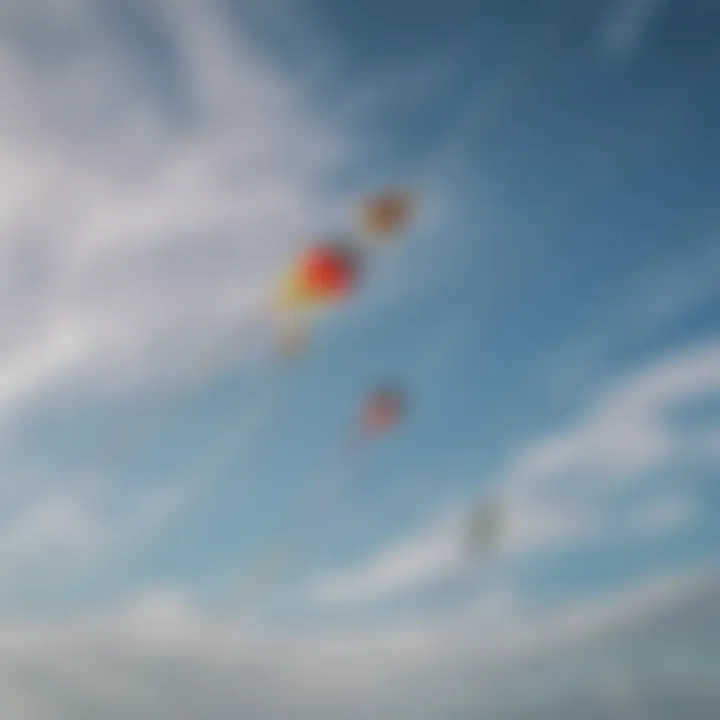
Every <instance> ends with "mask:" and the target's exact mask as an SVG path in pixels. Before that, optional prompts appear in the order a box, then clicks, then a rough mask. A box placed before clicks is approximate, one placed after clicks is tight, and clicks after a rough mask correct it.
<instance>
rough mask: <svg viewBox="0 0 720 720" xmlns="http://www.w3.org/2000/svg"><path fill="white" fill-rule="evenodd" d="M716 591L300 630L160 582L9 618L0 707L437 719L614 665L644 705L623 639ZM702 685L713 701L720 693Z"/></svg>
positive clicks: (707, 612) (541, 707) (30, 712)
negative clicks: (70, 607)
mask: <svg viewBox="0 0 720 720" xmlns="http://www.w3.org/2000/svg"><path fill="white" fill-rule="evenodd" d="M716 591H717V584H716V580H714V579H713V578H712V576H709V575H707V574H706V573H702V572H701V573H697V572H693V573H686V574H684V575H679V576H678V575H676V576H674V577H668V578H664V579H662V581H653V582H651V583H648V584H641V585H639V586H635V587H631V588H628V589H627V590H625V591H623V592H621V593H616V594H614V595H611V596H608V597H606V598H603V599H601V600H595V601H593V603H592V604H591V605H584V606H580V607H575V608H565V609H564V610H563V611H562V612H557V613H554V614H552V615H548V614H547V613H540V614H538V611H518V612H514V613H510V614H509V615H508V616H507V618H506V619H505V621H504V622H501V623H498V622H497V621H494V622H493V623H490V624H488V623H487V622H482V615H483V611H482V610H477V609H476V611H474V612H473V611H469V612H468V613H466V614H465V615H463V616H462V617H453V618H448V617H444V618H435V619H432V618H426V619H424V620H423V619H416V620H414V621H412V622H410V621H408V622H406V623H405V624H403V625H392V626H379V627H374V628H365V629H362V630H342V631H341V630H332V631H331V630H318V631H315V632H299V631H289V630H285V631H282V630H279V629H276V630H274V631H270V630H269V629H267V628H263V627H261V626H258V625H256V624H254V623H252V622H251V621H249V620H247V619H245V620H237V619H232V618H225V619H218V618H213V617H210V616H206V615H205V614H204V613H203V612H201V611H200V610H198V609H197V608H194V607H193V604H192V603H191V602H189V601H188V599H187V598H186V597H185V596H184V595H183V593H180V592H177V591H175V590H172V589H170V588H165V589H158V590H156V591H154V592H151V593H149V594H147V595H145V596H142V597H139V598H138V599H137V600H135V601H133V602H132V603H130V605H128V606H127V607H126V608H125V609H123V610H122V611H120V612H118V613H115V614H112V615H109V616H108V615H104V616H95V617H93V618H89V617H86V618H85V619H83V620H82V621H80V620H78V621H70V620H65V621H54V622H46V623H45V624H28V623H13V624H8V623H6V625H5V627H3V629H2V633H1V634H0V638H1V639H0V650H1V652H0V654H1V657H2V662H0V689H1V690H2V692H0V709H1V710H2V711H3V713H4V714H5V715H8V716H9V717H13V718H14V719H15V720H29V719H30V718H34V719H37V720H43V719H44V718H53V720H64V718H73V720H78V719H80V720H82V719H83V718H86V717H87V718H90V717H98V716H100V717H107V718H113V717H118V718H120V717H127V716H128V714H132V716H133V717H135V718H138V719H139V720H142V718H146V717H147V718H150V717H152V718H164V717H168V718H169V717H173V718H175V719H176V720H177V719H182V718H185V717H187V718H191V717H192V718H194V717H199V716H202V717H207V718H226V717H237V716H238V715H242V716H243V717H245V716H247V717H253V716H255V715H261V716H262V717H270V718H273V717H278V718H280V717H283V718H295V717H297V718H310V717H316V718H317V717H343V718H345V717H347V718H370V717H373V718H382V717H388V718H389V717H392V718H398V717H400V718H405V717H407V718H410V717H415V718H417V717H427V718H431V717H438V716H439V715H444V714H447V713H448V712H456V713H457V712H461V711H464V712H469V711H470V710H472V711H473V712H474V713H475V714H477V713H478V712H482V713H483V716H485V717H498V718H500V717H507V713H508V712H509V711H515V712H519V713H521V714H519V715H518V717H526V716H527V717H538V716H541V717H542V716H543V715H542V714H540V715H538V713H543V712H547V713H552V712H553V711H556V712H557V711H558V710H559V709H562V707H563V706H564V704H565V703H567V702H571V701H572V699H573V698H575V697H576V695H577V693H576V690H577V688H578V687H582V688H583V697H582V700H583V702H584V703H585V705H586V706H587V704H593V702H596V701H598V700H600V699H602V700H603V701H607V702H611V700H608V699H607V698H606V697H605V695H604V687H605V685H607V686H609V685H610V682H609V680H611V679H612V678H611V677H610V676H609V675H605V674H604V673H607V671H608V670H609V669H614V670H616V671H617V672H616V674H615V676H614V677H617V676H618V675H620V674H621V675H623V677H625V678H626V680H627V681H628V682H629V683H630V685H631V686H632V689H633V690H635V691H636V694H637V697H636V698H635V703H636V705H635V708H636V709H637V710H641V709H644V708H643V707H642V703H644V702H647V701H648V700H653V694H654V693H657V691H658V688H657V687H656V686H654V685H653V686H651V687H648V686H644V685H643V684H642V682H641V681H642V680H643V679H645V678H644V676H643V675H642V674H640V672H641V671H642V670H643V668H642V666H641V664H639V663H638V662H637V660H634V659H633V658H632V657H630V656H628V655H627V654H624V653H625V650H624V647H625V645H624V643H625V642H626V641H628V639H633V640H635V641H638V640H639V641H640V643H641V644H642V645H648V644H649V645H650V646H651V647H652V644H653V643H657V642H663V641H664V642H666V643H667V642H668V635H670V636H672V638H673V641H674V642H675V643H676V644H677V643H679V642H681V640H682V639H683V638H689V637H692V636H693V633H694V632H695V626H696V623H697V622H698V621H699V619H700V618H702V619H703V620H704V621H707V620H710V621H712V618H713V617H715V618H716V617H717V604H716V603H715V602H714V601H713V598H714V593H715V592H716ZM708 640H709V641H710V643H709V647H710V648H712V638H711V637H708ZM676 646H677V645H676ZM667 647H671V646H667ZM668 652H671V651H670V650H668ZM697 652H698V653H702V652H703V650H702V649H701V648H699V647H698V649H697ZM540 660H541V661H542V662H539V661H540ZM608 660H612V663H610V662H607V661H608ZM598 667H600V669H601V670H603V671H604V673H602V672H600V673H599V672H598ZM673 667H676V668H677V667H678V666H673ZM652 679H653V680H657V679H658V678H657V677H655V676H653V678H652ZM660 679H664V680H665V681H666V682H667V681H668V678H667V677H664V676H661V677H660ZM605 680H607V681H608V682H604V681H605ZM671 681H672V682H674V683H675V687H676V689H677V690H678V691H682V690H685V691H689V690H692V689H695V690H696V691H698V690H700V691H703V692H705V693H706V694H707V693H710V691H711V689H712V688H713V687H714V688H715V690H717V688H716V685H713V684H712V683H709V682H708V683H706V685H704V686H702V687H694V686H693V685H692V682H693V681H690V680H689V678H688V677H687V676H686V675H683V673H682V672H681V670H679V669H676V670H675V671H674V672H673V676H672V678H671ZM694 682H695V683H697V682H698V681H697V679H696V680H695V681H694ZM598 694H599V696H598ZM608 695H610V694H609V693H608ZM615 695H617V693H615ZM627 695H628V693H625V697H627ZM706 699H707V700H712V702H713V703H714V707H715V708H716V707H717V702H718V696H717V692H715V694H714V695H713V694H712V693H710V695H708V696H707V697H706ZM525 705H526V706H527V707H524V706H525ZM531 708H532V712H530V710H531ZM566 710H567V711H568V712H569V708H568V709H566ZM523 713H524V714H523ZM555 716H556V717H557V715H555ZM561 716H562V717H564V715H561ZM571 716H572V715H571V714H568V717H571ZM651 716H652V715H651ZM698 717H700V716H698Z"/></svg>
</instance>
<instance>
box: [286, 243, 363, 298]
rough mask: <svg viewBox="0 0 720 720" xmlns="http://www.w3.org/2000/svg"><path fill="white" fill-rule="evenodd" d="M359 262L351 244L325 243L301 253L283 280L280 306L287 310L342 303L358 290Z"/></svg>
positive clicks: (359, 259) (358, 256)
mask: <svg viewBox="0 0 720 720" xmlns="http://www.w3.org/2000/svg"><path fill="white" fill-rule="evenodd" d="M361 270H362V259H361V257H360V254H359V252H358V250H357V249H356V248H355V247H354V246H353V245H352V244H351V243H350V242H347V241H346V242H327V243H322V244H318V245H314V246H312V247H310V248H308V249H307V250H305V252H303V253H302V254H301V255H300V257H299V258H298V259H297V261H296V262H295V263H294V264H293V266H292V267H291V268H290V271H289V272H288V274H287V275H286V276H285V279H284V281H283V283H282V286H281V290H280V305H281V307H283V308H286V309H292V308H298V307H299V308H302V307H308V306H315V305H323V304H328V303H334V302H338V301H341V300H345V299H346V298H348V297H349V296H351V295H352V294H353V293H354V292H355V289H356V287H357V283H358V280H359V277H360V273H361Z"/></svg>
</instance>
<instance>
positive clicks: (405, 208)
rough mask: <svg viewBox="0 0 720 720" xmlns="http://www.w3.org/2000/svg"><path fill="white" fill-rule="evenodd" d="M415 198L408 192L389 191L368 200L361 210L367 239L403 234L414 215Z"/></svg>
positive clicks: (362, 226) (361, 220) (361, 222)
mask: <svg viewBox="0 0 720 720" xmlns="http://www.w3.org/2000/svg"><path fill="white" fill-rule="evenodd" d="M413 210H414V206H413V198H412V195H411V193H410V192H408V191H406V190H389V191H386V192H383V193H380V194H379V195H374V196H373V197H371V198H368V199H367V200H366V201H365V202H364V203H363V204H362V206H361V208H360V225H361V228H362V231H363V233H364V235H365V236H366V237H369V238H371V239H379V238H387V237H389V236H391V235H396V234H397V233H400V232H402V231H403V230H404V229H405V228H406V227H407V225H408V223H409V222H410V218H411V216H412V214H413Z"/></svg>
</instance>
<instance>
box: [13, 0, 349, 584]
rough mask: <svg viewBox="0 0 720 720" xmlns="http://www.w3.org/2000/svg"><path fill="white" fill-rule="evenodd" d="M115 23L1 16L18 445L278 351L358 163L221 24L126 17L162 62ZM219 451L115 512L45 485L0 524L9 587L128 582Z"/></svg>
mask: <svg viewBox="0 0 720 720" xmlns="http://www.w3.org/2000/svg"><path fill="white" fill-rule="evenodd" d="M112 5H113V4H112V3H111V4H110V5H108V4H107V3H100V2H94V1H93V0H77V2H70V1H69V0H68V1H67V2H62V3H59V2H50V1H49V0H47V1H46V0H11V1H10V2H5V3H3V4H2V7H1V8H0V95H1V96H2V103H0V183H1V184H2V187H3V192H2V195H1V196H0V301H1V302H0V420H1V421H2V422H3V424H4V425H5V427H6V428H10V429H15V430H17V428H18V427H19V424H18V422H17V418H18V417H19V415H18V413H19V411H21V410H24V409H26V408H27V407H29V402H30V401H38V402H40V401H44V402H48V403H50V402H51V401H52V400H53V398H55V397H56V396H54V395H53V393H69V392H71V391H72V392H76V393H81V394H84V395H86V396H89V398H90V400H91V401H92V400H94V401H96V402H101V401H104V400H105V399H106V396H107V394H108V393H109V394H113V393H115V394H117V395H118V396H119V397H121V398H122V402H123V403H131V402H132V400H131V397H132V396H131V395H129V391H130V392H137V393H138V397H139V396H140V394H141V392H142V391H145V390H147V389H148V388H149V387H153V388H157V386H158V385H160V384H161V383H166V384H168V385H171V386H174V387H176V385H177V384H178V383H181V382H183V381H184V380H187V377H188V375H190V374H191V373H193V372H197V371H198V370H197V363H198V361H200V360H201V358H203V357H204V356H205V355H206V353H207V350H208V348H210V347H214V346H215V345H216V344H218V342H219V341H220V340H221V339H222V340H223V341H227V339H228V338H230V339H231V344H233V343H234V345H233V349H234V350H235V351H237V353H238V354H239V355H242V354H243V353H249V352H256V351H258V342H260V341H267V343H270V342H271V338H270V334H269V332H268V333H267V334H266V337H262V338H260V339H258V338H259V336H258V335H257V334H256V335H250V334H249V332H250V331H253V332H254V331H255V330H256V329H259V330H262V329H263V328H264V327H266V326H267V325H268V321H269V318H268V316H267V314H265V304H266V299H267V298H266V296H267V293H268V290H269V288H270V287H271V283H272V281H273V280H274V278H275V277H276V274H277V272H278V270H279V269H280V268H281V267H283V266H284V264H285V260H286V255H287V253H288V251H289V250H291V249H294V248H295V247H297V246H298V245H299V243H301V242H302V241H303V239H304V238H306V237H308V236H309V235H310V234H311V233H315V232H317V231H322V230H324V229H326V228H325V226H324V221H325V219H326V218H327V217H328V213H327V208H326V204H327V197H326V195H325V193H324V191H322V190H321V189H320V186H321V184H322V180H323V178H324V177H325V172H326V171H327V170H328V169H329V168H331V167H334V166H336V165H338V164H341V163H343V162H344V161H345V160H347V159H349V158H351V154H352V152H353V147H352V145H351V143H350V139H349V138H348V137H347V136H346V135H345V134H344V133H343V131H342V129H341V128H340V127H339V126H338V125H337V124H330V123H329V122H326V121H325V119H324V118H323V117H322V113H321V112H319V110H318V109H317V108H313V107H312V104H311V103H310V102H308V97H306V96H305V94H304V93H305V91H306V90H307V89H308V88H310V87H311V86H312V84H313V83H314V82H315V81H316V79H317V78H315V77H312V76H301V75H299V74H298V73H295V74H294V75H293V76H290V75H288V76H286V75H284V74H282V73H281V72H279V71H278V69H277V65H276V64H275V63H274V61H273V60H272V59H271V58H270V57H269V56H266V55H264V54H263V53H261V52H260V50H259V49H258V45H257V43H256V42H255V40H254V37H253V33H252V28H250V27H249V26H247V25H244V24H242V23H241V22H234V21H233V22H231V21H230V17H229V16H228V15H226V14H225V10H223V6H222V4H220V3H212V2H211V3H204V4H198V3H196V2H192V1H191V0H178V1H177V2H176V0H171V1H170V2H168V1H166V0H151V1H150V2H148V3H142V4H137V5H135V4H132V3H129V4H127V6H123V8H124V9H123V10H122V12H123V13H128V14H129V16H127V17H130V16H132V13H134V12H135V13H137V12H140V13H141V15H142V17H138V18H135V19H136V20H138V24H137V27H140V26H141V25H142V26H143V27H147V28H150V29H153V30H154V31H155V32H156V42H157V43H158V46H157V48H155V47H149V46H148V40H146V39H143V37H141V36H140V34H137V35H136V34H134V33H133V30H132V28H133V27H134V25H133V22H132V20H133V18H132V17H130V22H127V23H125V24H123V23H121V22H119V15H113V13H112V12H111V6H112ZM141 5H142V7H140V6H141ZM113 7H114V6H113ZM246 10H247V11H248V13H250V12H251V11H252V12H253V13H254V14H255V15H257V8H254V7H252V6H248V7H247V8H246ZM303 32H304V33H307V28H306V29H305V30H303ZM153 42H155V41H153ZM163 48H165V50H167V59H166V60H159V59H158V55H156V54H155V50H158V51H159V52H160V51H162V49H163ZM162 63H166V64H165V65H162ZM161 65H162V67H161ZM316 69H319V68H316ZM260 351H262V349H260ZM173 384H175V385H173ZM249 410H252V412H253V413H254V414H255V416H257V415H258V408H257V407H254V406H253V408H250V409H249ZM260 410H262V409H260ZM262 415H263V418H264V417H265V416H266V415H267V413H265V412H262ZM246 420H247V419H246ZM253 421H257V417H254V418H250V419H249V420H247V422H248V428H250V425H251V424H252V423H253ZM233 429H234V430H235V431H237V425H235V427H234V428H233ZM251 430H252V428H250V429H248V430H247V432H246V433H245V434H246V435H247V436H248V437H250V434H251ZM223 440H224V445H225V448H224V449H227V446H228V444H229V442H230V441H229V438H228V435H226V434H224V435H223ZM234 440H237V437H236V438H234ZM221 449H222V448H221ZM221 449H217V448H216V449H214V450H213V451H212V452H211V453H210V455H211V457H210V456H208V457H206V458H204V464H203V463H201V464H200V465H197V466H195V467H194V470H195V472H194V475H193V477H190V476H189V475H188V476H187V477H183V478H181V481H178V482H175V483H174V484H173V485H172V486H158V487H154V486H148V485H142V486H141V485H139V484H138V485H131V486H129V487H128V488H126V489H124V491H123V493H122V494H123V499H122V502H121V503H120V504H118V503H117V495H118V493H117V492H116V491H117V488H114V487H113V484H112V482H111V481H108V479H107V478H106V477H104V476H103V477H97V478H95V479H94V480H93V482H88V480H87V477H86V476H87V471H85V472H84V473H83V475H84V476H83V477H82V478H76V477H70V478H69V477H67V475H71V474H72V471H71V470H67V472H65V475H66V477H64V478H63V479H62V482H60V481H59V480H58V478H57V474H58V468H52V467H46V468H44V470H43V472H37V473H35V476H34V477H32V478H30V479H29V481H28V483H26V484H24V485H23V487H22V489H21V490H22V491H21V492H19V495H20V496H21V497H19V498H15V502H14V503H13V504H5V505H4V507H3V518H2V521H3V522H2V530H1V531H0V547H1V548H2V550H1V551H0V568H2V571H3V575H4V583H5V584H6V586H13V588H12V589H13V590H18V591H19V592H21V593H22V590H23V588H24V587H25V586H24V585H23V583H30V584H32V583H35V584H37V582H40V583H44V582H46V581H48V580H49V579H50V578H51V577H52V578H63V577H65V579H67V577H68V573H69V572H70V571H71V569H74V570H78V569H82V568H85V569H86V570H87V569H89V568H90V567H97V566H99V565H101V564H102V562H106V563H107V562H111V561H117V560H118V558H119V557H120V554H121V553H123V552H124V553H127V552H128V551H129V549H130V548H132V547H137V546H138V544H141V543H143V542H146V541H147V540H148V539H149V537H151V536H152V534H153V533H154V532H157V531H158V530H159V529H160V528H162V527H166V526H167V523H168V522H169V521H171V520H172V518H173V517H175V516H176V515H177V514H178V513H179V512H180V511H181V510H182V509H183V508H186V507H188V504H189V502H190V500H191V499H192V498H193V497H195V496H196V493H197V491H198V487H199V485H201V484H202V482H203V481H204V480H205V477H202V478H199V477H198V474H201V475H202V474H203V473H205V472H206V471H207V472H209V471H211V470H212V469H213V466H214V465H216V464H217V463H219V462H220V459H219V454H220V450H221ZM102 471H104V468H103V469H101V472H102ZM43 473H44V474H43ZM16 484H17V483H16ZM91 485H92V486H93V487H92V489H89V487H90V486H91Z"/></svg>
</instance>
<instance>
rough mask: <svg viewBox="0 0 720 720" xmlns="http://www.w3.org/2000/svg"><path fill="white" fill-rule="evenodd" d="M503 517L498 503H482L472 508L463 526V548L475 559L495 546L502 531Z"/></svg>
mask: <svg viewBox="0 0 720 720" xmlns="http://www.w3.org/2000/svg"><path fill="white" fill-rule="evenodd" d="M503 525H504V517H503V513H502V511H501V509H500V507H499V506H498V505H495V504H489V503H483V504H481V505H478V506H476V507H475V508H473V509H472V511H471V512H470V514H469V515H468V518H467V523H466V526H465V533H464V534H465V549H466V552H467V553H468V555H469V556H470V558H472V559H475V558H477V557H479V556H483V555H485V554H486V553H488V552H490V551H492V550H494V549H495V547H496V546H497V543H498V541H499V539H500V536H501V534H502V531H503Z"/></svg>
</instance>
